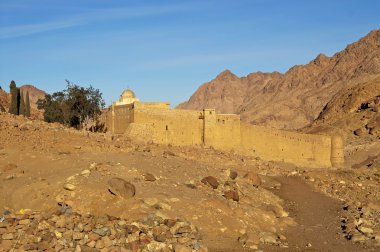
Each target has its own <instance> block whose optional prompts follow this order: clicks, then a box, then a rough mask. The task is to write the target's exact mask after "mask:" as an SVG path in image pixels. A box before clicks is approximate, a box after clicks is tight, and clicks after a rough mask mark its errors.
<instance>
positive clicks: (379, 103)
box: [303, 78, 380, 140]
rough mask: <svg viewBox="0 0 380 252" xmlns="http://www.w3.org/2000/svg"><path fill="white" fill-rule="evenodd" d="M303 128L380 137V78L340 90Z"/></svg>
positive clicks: (351, 137) (354, 136) (350, 136)
mask: <svg viewBox="0 0 380 252" xmlns="http://www.w3.org/2000/svg"><path fill="white" fill-rule="evenodd" d="M303 130H304V131H306V132H310V133H315V132H325V133H339V134H342V135H344V136H345V138H346V139H347V140H358V139H367V140H370V139H373V140H376V139H380V78H376V79H375V80H371V81H367V82H363V83H359V84H357V85H355V86H353V87H346V88H344V89H342V90H341V91H339V92H338V93H337V94H336V95H335V96H334V97H333V98H332V99H331V101H330V102H329V103H328V104H327V105H326V106H325V108H324V109H323V111H322V112H321V113H320V115H319V116H318V118H317V119H316V120H315V121H314V122H313V123H312V124H311V125H310V126H308V127H306V128H305V129H303Z"/></svg>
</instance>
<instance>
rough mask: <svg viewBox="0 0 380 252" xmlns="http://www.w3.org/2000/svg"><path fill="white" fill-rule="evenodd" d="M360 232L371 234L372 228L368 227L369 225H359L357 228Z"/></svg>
mask: <svg viewBox="0 0 380 252" xmlns="http://www.w3.org/2000/svg"><path fill="white" fill-rule="evenodd" d="M358 229H359V231H360V232H362V233H364V234H367V235H368V234H373V229H372V228H369V227H363V226H361V227H359V228H358Z"/></svg>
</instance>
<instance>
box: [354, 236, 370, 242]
mask: <svg viewBox="0 0 380 252" xmlns="http://www.w3.org/2000/svg"><path fill="white" fill-rule="evenodd" d="M351 240H352V241H353V242H361V241H366V240H367V237H365V236H364V235H362V234H355V235H353V236H352V237H351Z"/></svg>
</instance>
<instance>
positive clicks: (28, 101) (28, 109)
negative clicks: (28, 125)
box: [25, 91, 30, 117]
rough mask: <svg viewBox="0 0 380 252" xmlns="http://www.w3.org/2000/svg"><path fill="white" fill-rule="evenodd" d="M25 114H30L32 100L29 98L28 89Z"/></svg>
mask: <svg viewBox="0 0 380 252" xmlns="http://www.w3.org/2000/svg"><path fill="white" fill-rule="evenodd" d="M25 116H27V117H29V116H30V100H29V92H28V91H26V97H25Z"/></svg>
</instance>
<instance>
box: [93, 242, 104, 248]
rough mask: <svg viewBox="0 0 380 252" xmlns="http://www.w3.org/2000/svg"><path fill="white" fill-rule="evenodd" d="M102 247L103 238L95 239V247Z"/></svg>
mask: <svg viewBox="0 0 380 252" xmlns="http://www.w3.org/2000/svg"><path fill="white" fill-rule="evenodd" d="M104 247H105V245H104V241H103V240H97V241H96V245H95V248H97V249H102V248H104Z"/></svg>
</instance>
